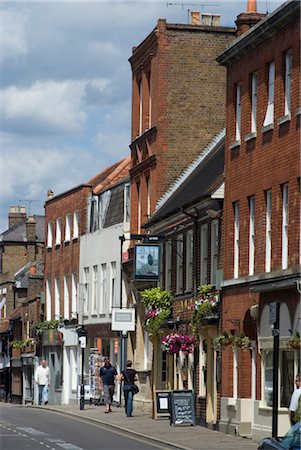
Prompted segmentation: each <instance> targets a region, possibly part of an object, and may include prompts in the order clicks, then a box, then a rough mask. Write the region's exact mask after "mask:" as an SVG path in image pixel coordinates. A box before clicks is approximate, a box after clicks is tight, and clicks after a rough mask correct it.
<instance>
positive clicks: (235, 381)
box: [233, 348, 238, 400]
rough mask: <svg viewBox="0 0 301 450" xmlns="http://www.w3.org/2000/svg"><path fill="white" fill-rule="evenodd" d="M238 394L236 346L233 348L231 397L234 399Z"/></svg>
mask: <svg viewBox="0 0 301 450" xmlns="http://www.w3.org/2000/svg"><path fill="white" fill-rule="evenodd" d="M237 396H238V361H237V348H234V349H233V399H234V400H236V399H237Z"/></svg>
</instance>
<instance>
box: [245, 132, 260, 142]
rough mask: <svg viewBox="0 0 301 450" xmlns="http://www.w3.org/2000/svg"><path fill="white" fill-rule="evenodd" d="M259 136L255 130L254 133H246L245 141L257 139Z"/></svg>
mask: <svg viewBox="0 0 301 450" xmlns="http://www.w3.org/2000/svg"><path fill="white" fill-rule="evenodd" d="M256 137H257V132H256V131H253V132H252V133H249V134H246V135H245V142H248V141H251V140H252V139H255V138H256Z"/></svg>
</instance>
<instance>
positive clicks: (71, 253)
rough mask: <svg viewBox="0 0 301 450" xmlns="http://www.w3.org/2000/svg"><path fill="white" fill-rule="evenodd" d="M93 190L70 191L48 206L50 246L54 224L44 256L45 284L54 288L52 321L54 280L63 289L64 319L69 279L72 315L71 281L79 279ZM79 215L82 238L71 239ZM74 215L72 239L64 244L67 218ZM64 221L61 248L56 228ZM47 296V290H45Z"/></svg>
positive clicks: (87, 188)
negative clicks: (47, 282)
mask: <svg viewBox="0 0 301 450" xmlns="http://www.w3.org/2000/svg"><path fill="white" fill-rule="evenodd" d="M90 192H91V189H90V188H89V187H82V188H80V189H78V190H74V191H71V192H69V193H66V194H65V195H64V194H63V195H61V196H58V197H57V198H53V199H52V200H50V201H48V202H46V204H45V223H46V231H45V233H46V234H45V236H46V242H47V226H48V223H49V222H51V223H52V224H53V239H52V241H53V245H52V247H51V248H46V255H45V282H46V281H47V280H49V281H50V285H51V302H52V304H51V318H52V319H54V280H55V279H56V278H58V279H59V288H60V311H61V315H63V311H64V276H65V275H68V276H69V279H68V285H69V286H68V287H69V311H70V314H71V279H72V278H71V277H72V273H74V272H75V273H76V275H77V282H78V279H79V250H80V236H82V235H83V234H85V232H86V225H87V208H88V200H87V197H88V195H89V193H90ZM74 212H78V213H79V238H78V239H72V235H73V213H74ZM67 214H71V239H70V242H67V243H65V242H64V237H65V225H66V215H67ZM57 218H59V219H61V229H62V242H61V244H60V245H59V246H56V245H55V239H56V234H55V224H56V219H57ZM45 292H46V288H45Z"/></svg>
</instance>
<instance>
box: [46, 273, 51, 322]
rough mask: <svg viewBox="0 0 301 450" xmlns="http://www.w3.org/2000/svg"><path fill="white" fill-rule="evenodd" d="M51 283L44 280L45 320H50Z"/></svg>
mask: <svg viewBox="0 0 301 450" xmlns="http://www.w3.org/2000/svg"><path fill="white" fill-rule="evenodd" d="M51 306H52V305H51V283H50V280H46V320H47V321H49V320H51Z"/></svg>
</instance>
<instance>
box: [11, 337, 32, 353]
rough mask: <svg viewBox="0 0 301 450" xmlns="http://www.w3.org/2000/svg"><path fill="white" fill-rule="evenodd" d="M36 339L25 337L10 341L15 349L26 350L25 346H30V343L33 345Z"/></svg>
mask: <svg viewBox="0 0 301 450" xmlns="http://www.w3.org/2000/svg"><path fill="white" fill-rule="evenodd" d="M33 343H34V341H33V339H25V340H20V341H17V340H15V341H11V342H10V346H11V347H12V348H14V349H16V348H17V349H20V350H24V348H25V347H28V346H30V345H33Z"/></svg>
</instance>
